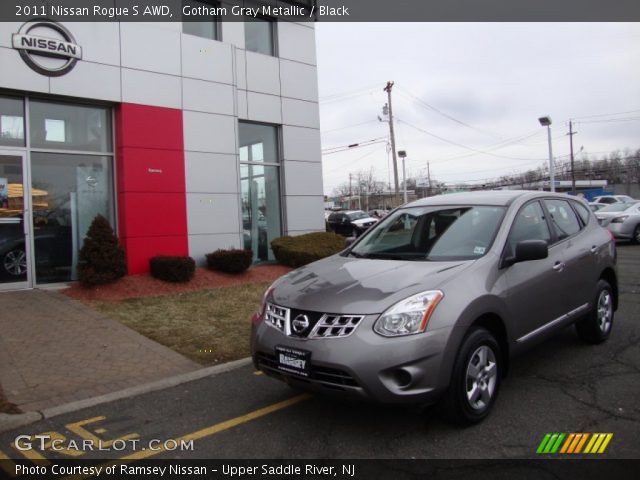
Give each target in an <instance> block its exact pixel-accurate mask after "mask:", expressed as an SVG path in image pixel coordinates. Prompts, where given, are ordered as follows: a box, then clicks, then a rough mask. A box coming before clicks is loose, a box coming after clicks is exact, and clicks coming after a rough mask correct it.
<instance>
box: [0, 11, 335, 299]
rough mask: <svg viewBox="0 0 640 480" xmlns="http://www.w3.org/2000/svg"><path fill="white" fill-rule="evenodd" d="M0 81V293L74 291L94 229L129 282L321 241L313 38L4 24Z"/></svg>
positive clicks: (303, 32) (209, 29)
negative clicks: (290, 240) (278, 240)
mask: <svg viewBox="0 0 640 480" xmlns="http://www.w3.org/2000/svg"><path fill="white" fill-rule="evenodd" d="M193 3H195V4H197V3H198V2H193ZM34 37H43V38H48V39H51V40H54V43H51V44H49V43H47V44H38V43H37V42H36V41H35V40H34ZM34 42H36V43H34ZM52 45H54V46H55V48H56V52H57V53H56V56H55V57H53V58H52V57H46V56H42V55H41V53H42V50H43V49H47V48H49V49H50V48H52ZM0 66H1V70H2V75H0V185H2V187H0V188H2V191H1V192H2V193H1V195H2V200H1V201H0V288H3V287H4V288H7V287H11V288H15V287H32V286H35V285H39V284H45V283H55V282H66V281H70V280H73V279H74V278H75V266H76V265H77V256H78V250H79V248H80V247H81V245H82V241H83V238H84V235H85V233H86V230H87V228H88V226H89V224H90V223H91V221H92V220H93V218H94V217H95V216H96V215H97V214H102V215H104V216H106V217H107V218H109V219H110V220H111V222H112V224H113V225H114V227H115V228H116V231H117V234H118V236H119V238H120V241H121V244H122V246H123V247H124V249H125V251H126V258H127V264H128V271H129V273H130V274H137V273H141V272H145V271H147V269H148V260H149V258H150V257H152V256H154V255H190V256H192V257H194V258H195V259H196V261H197V262H198V263H200V264H202V263H203V261H204V255H205V254H206V253H208V252H212V251H214V250H216V249H219V248H231V247H233V248H242V247H245V248H251V249H252V250H253V252H254V260H255V261H256V262H260V261H267V260H271V259H272V258H273V254H272V253H271V251H270V248H269V242H270V241H271V240H272V239H273V238H275V237H278V236H281V235H283V234H291V235H296V234H301V233H305V232H309V231H315V230H324V224H323V215H322V211H323V189H322V168H321V155H320V132H319V112H318V88H317V73H316V53H315V32H314V25H313V24H311V23H286V22H275V21H273V19H268V18H263V19H261V20H260V21H256V22H248V23H241V22H225V23H220V22H192V23H180V22H176V23H129V22H122V23H115V22H114V23H73V22H69V23H65V24H58V23H51V22H36V23H28V24H18V23H15V24H14V23H2V24H0Z"/></svg>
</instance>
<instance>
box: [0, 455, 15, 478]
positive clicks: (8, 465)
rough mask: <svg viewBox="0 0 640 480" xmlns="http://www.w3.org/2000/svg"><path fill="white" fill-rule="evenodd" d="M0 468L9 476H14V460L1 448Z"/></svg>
mask: <svg viewBox="0 0 640 480" xmlns="http://www.w3.org/2000/svg"><path fill="white" fill-rule="evenodd" d="M0 470H4V471H5V472H7V473H8V474H9V476H10V477H15V476H16V462H14V461H13V460H11V459H10V458H9V457H8V456H7V455H6V454H5V453H4V452H3V451H2V450H0Z"/></svg>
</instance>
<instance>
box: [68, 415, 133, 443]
mask: <svg viewBox="0 0 640 480" xmlns="http://www.w3.org/2000/svg"><path fill="white" fill-rule="evenodd" d="M106 418H107V417H104V416H99V417H93V418H87V419H86V420H82V421H80V422H75V423H69V424H68V425H65V427H66V428H67V429H68V430H69V431H70V432H73V433H75V434H76V435H78V436H79V437H80V438H83V439H85V440H90V441H91V442H92V444H93V445H102V446H103V447H104V448H109V447H110V446H111V445H112V444H113V442H115V441H116V440H125V441H126V440H131V439H134V438H140V435H138V434H137V433H128V434H127V435H123V436H122V437H118V438H112V439H111V440H103V439H102V438H100V437H97V436H95V435H94V434H93V433H91V432H90V431H89V430H86V429H85V428H84V426H85V425H89V424H90V423H96V422H101V421H102V420H104V419H106ZM98 430H101V429H100V428H98V429H96V430H95V432H96V433H101V432H99V431H98ZM104 431H105V432H106V430H104Z"/></svg>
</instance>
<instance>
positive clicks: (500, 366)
mask: <svg viewBox="0 0 640 480" xmlns="http://www.w3.org/2000/svg"><path fill="white" fill-rule="evenodd" d="M615 263H616V250H615V243H614V240H613V238H612V236H611V234H610V233H609V232H607V231H606V230H605V229H603V228H602V227H600V226H599V225H598V222H597V221H596V219H595V218H594V216H593V214H592V213H591V211H590V209H589V207H588V205H587V204H585V203H584V202H583V201H581V200H579V199H577V198H575V197H570V196H568V195H562V194H555V193H548V192H528V191H491V192H473V193H459V194H451V195H441V196H437V197H431V198H428V199H423V200H418V201H415V202H412V203H409V204H407V205H404V206H402V207H400V208H398V209H396V210H395V211H393V212H392V213H390V214H389V215H387V216H386V217H385V218H384V219H383V220H381V221H380V223H378V224H377V225H376V226H374V227H372V228H371V229H370V230H369V231H368V232H367V233H366V234H365V235H364V236H362V237H361V238H360V239H358V241H357V242H356V243H354V244H352V245H351V246H349V247H348V248H347V249H346V250H344V251H343V252H341V253H339V254H337V255H333V256H331V257H329V258H325V259H323V260H320V261H317V262H314V263H312V264H309V265H306V266H304V267H302V268H299V269H297V270H294V271H292V272H290V273H289V274H287V275H285V276H283V277H281V278H280V279H278V280H277V281H276V282H275V283H274V284H273V285H272V286H271V287H270V288H269V289H268V290H267V291H266V292H265V295H264V299H263V302H262V305H261V306H260V308H259V311H258V312H257V313H256V314H255V316H254V318H253V321H252V332H251V350H252V355H253V361H254V363H255V366H256V368H258V369H259V370H262V371H263V372H264V373H266V374H268V375H271V376H273V377H276V378H279V379H280V380H283V381H285V382H287V383H288V384H290V385H292V386H295V387H298V388H301V389H307V390H311V391H315V392H323V393H324V392H326V393H333V394H337V395H341V396H345V397H347V396H349V397H359V398H364V399H369V400H373V401H378V402H384V403H418V404H427V403H432V402H434V401H435V400H437V399H442V400H443V402H442V404H443V407H444V408H445V411H446V412H447V413H448V415H449V416H450V418H451V419H452V420H454V421H456V422H458V423H463V424H464V423H466V424H469V423H475V422H478V421H480V420H482V419H483V418H484V417H486V416H487V414H488V413H489V411H490V410H491V407H492V405H493V403H494V402H495V399H496V396H497V394H498V389H499V387H500V380H501V377H503V376H504V374H505V373H506V371H507V365H508V361H509V358H510V357H512V356H513V355H514V354H517V353H518V352H520V351H522V350H523V349H524V348H526V347H528V346H530V345H532V344H534V343H535V342H538V341H540V340H542V339H544V338H547V337H548V336H550V335H553V334H554V333H555V332H557V331H558V330H559V329H562V328H564V327H566V326H567V325H570V324H575V327H576V331H577V334H578V336H579V337H580V338H582V339H583V340H585V341H586V342H589V343H593V344H597V343H601V342H603V341H604V340H606V339H607V337H608V336H609V334H610V333H611V327H612V324H613V315H614V311H615V310H616V308H617V294H618V286H617V277H616V267H615Z"/></svg>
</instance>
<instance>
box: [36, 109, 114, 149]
mask: <svg viewBox="0 0 640 480" xmlns="http://www.w3.org/2000/svg"><path fill="white" fill-rule="evenodd" d="M29 129H30V130H29V134H30V143H31V147H32V148H40V149H55V150H61V149H64V150H75V151H82V152H111V151H112V150H113V146H112V136H113V135H112V132H111V130H112V129H111V116H110V114H109V109H108V108H106V107H96V106H92V105H78V104H76V105H74V104H66V103H56V102H47V101H42V100H31V101H30V102H29Z"/></svg>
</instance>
